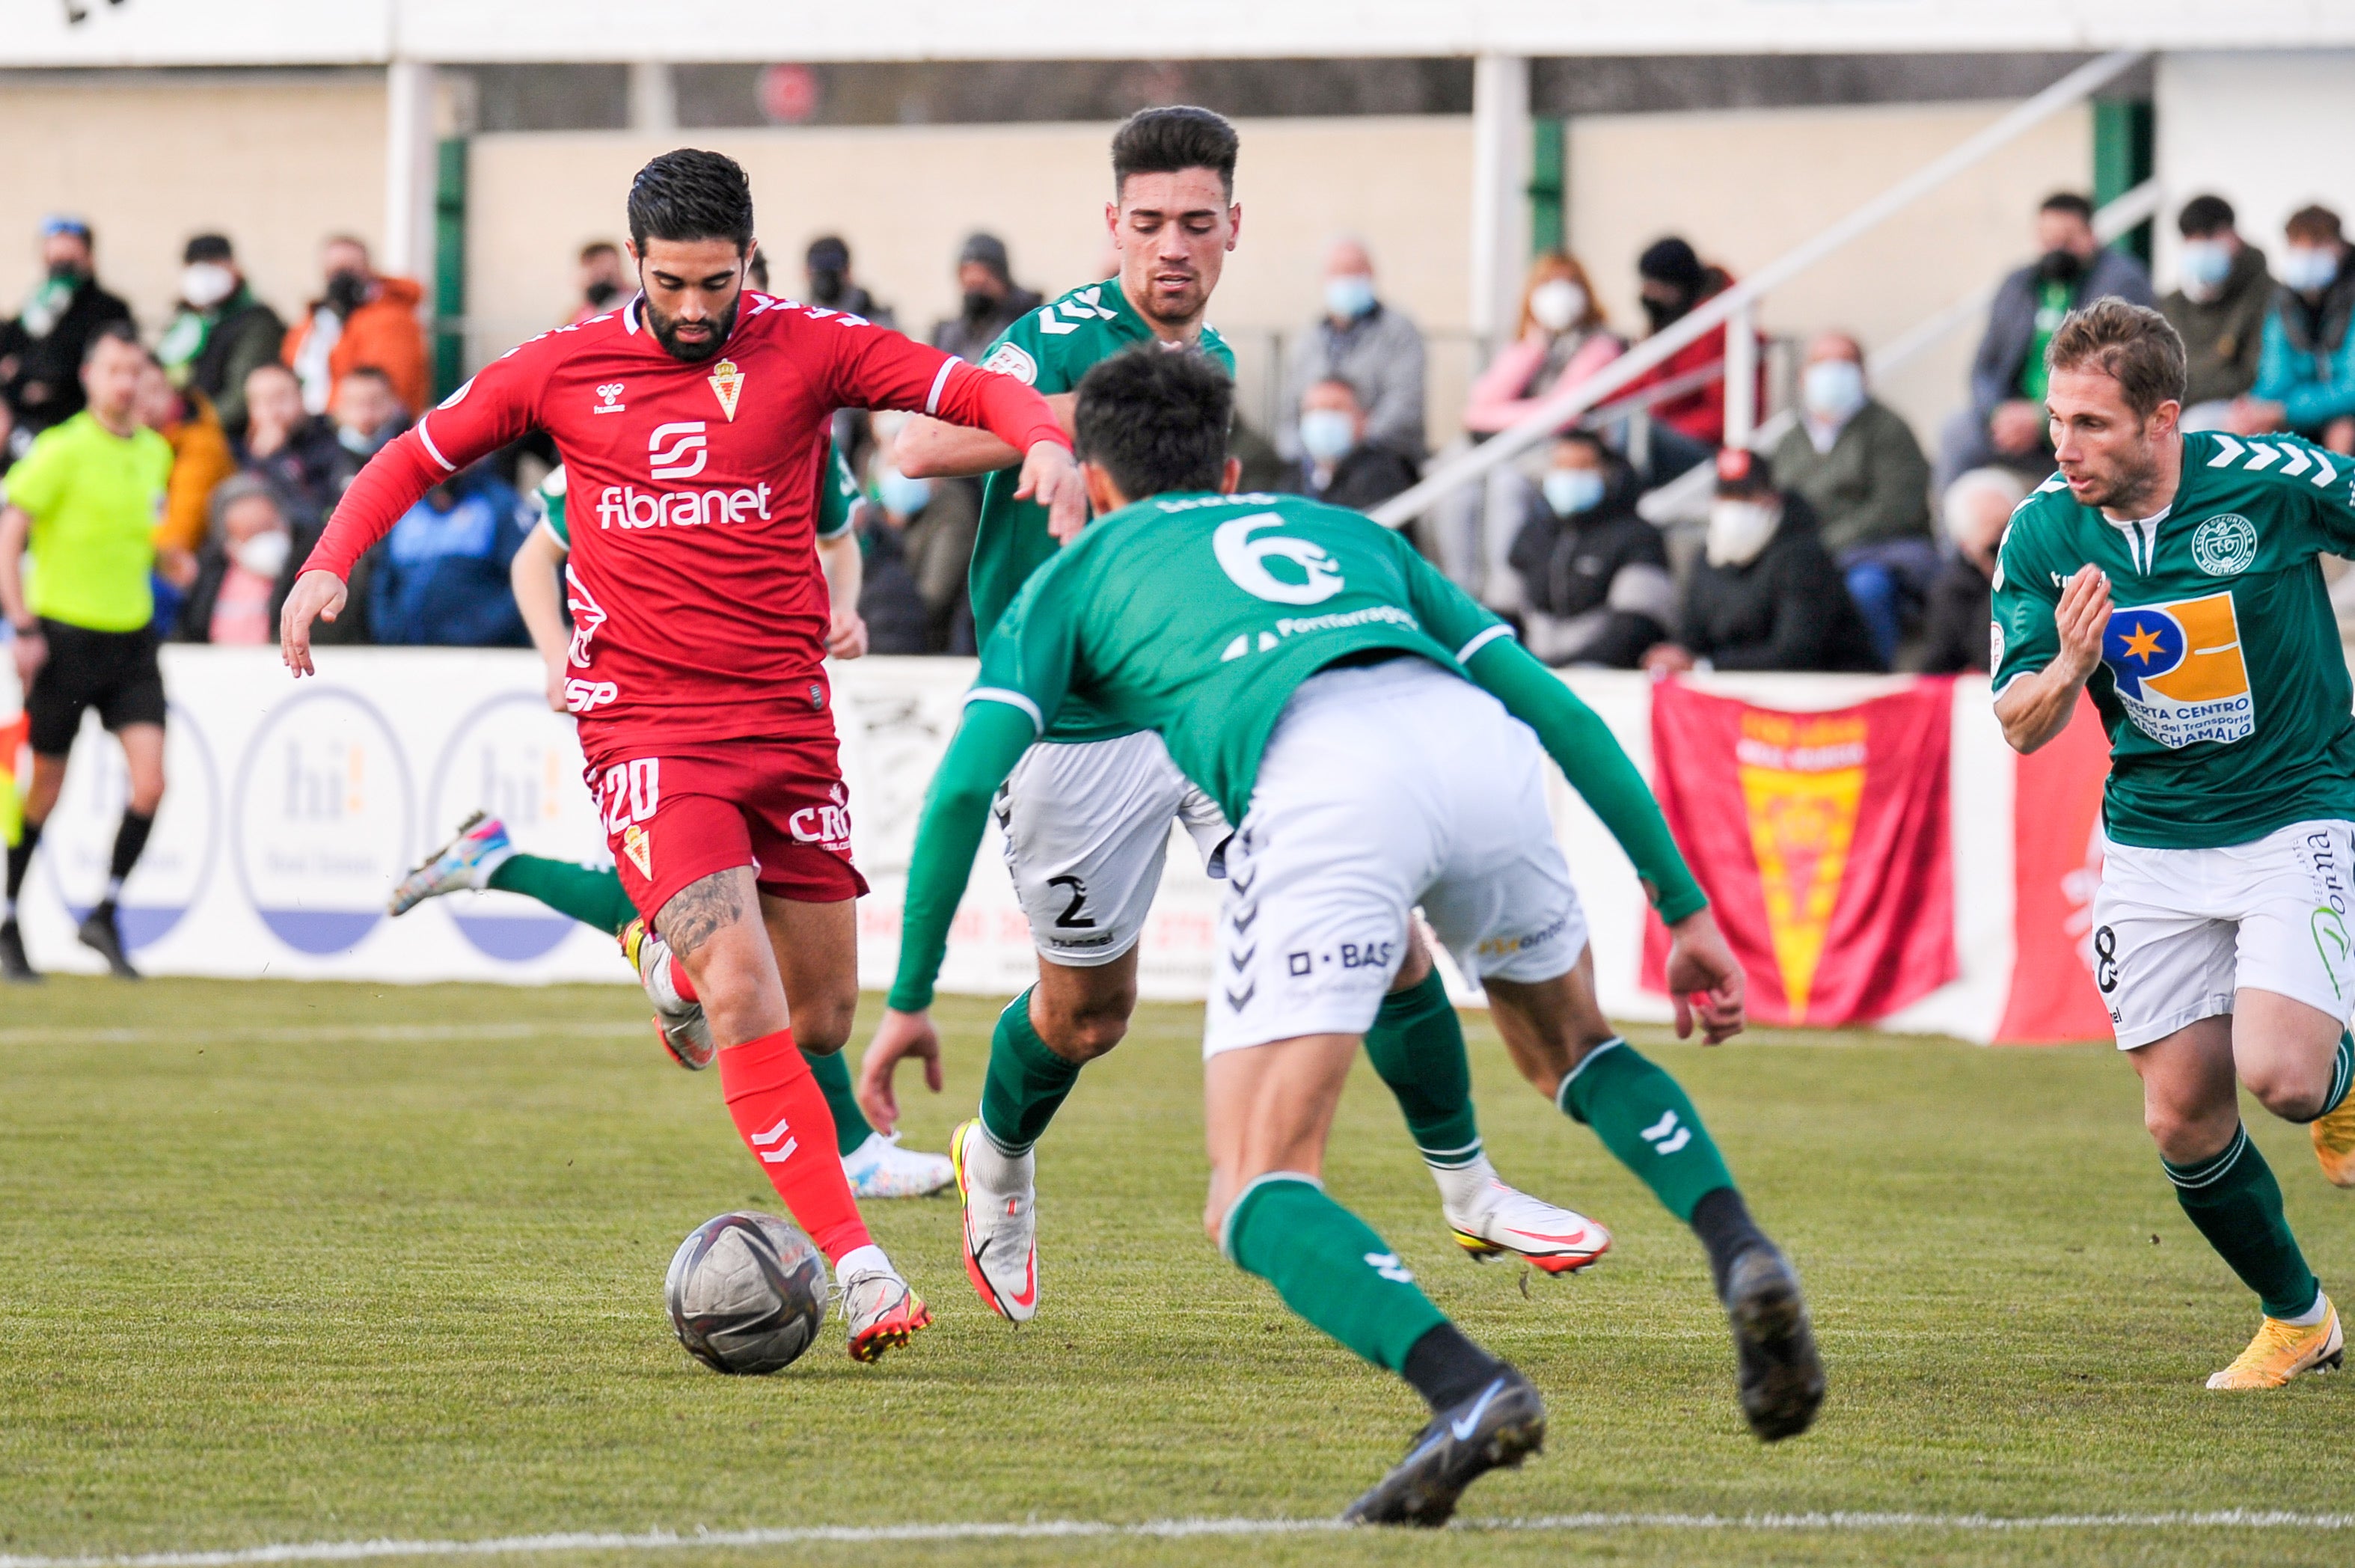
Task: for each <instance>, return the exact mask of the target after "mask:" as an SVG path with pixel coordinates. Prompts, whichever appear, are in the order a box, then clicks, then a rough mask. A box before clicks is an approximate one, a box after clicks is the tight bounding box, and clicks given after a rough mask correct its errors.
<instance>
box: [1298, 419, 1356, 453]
mask: <svg viewBox="0 0 2355 1568" xmlns="http://www.w3.org/2000/svg"><path fill="white" fill-rule="evenodd" d="M1357 427H1358V421H1355V420H1353V419H1351V418H1350V417H1349V416H1348V414H1346V413H1343V412H1342V411H1340V410H1339V409H1310V410H1309V411H1307V412H1306V413H1305V414H1302V415H1301V416H1300V447H1301V450H1302V451H1304V452H1305V453H1308V455H1309V456H1311V457H1313V458H1315V459H1316V461H1317V462H1319V463H1338V462H1340V461H1341V459H1343V458H1344V457H1347V456H1348V455H1349V449H1350V448H1351V447H1353V446H1355V445H1357V444H1358V428H1357Z"/></svg>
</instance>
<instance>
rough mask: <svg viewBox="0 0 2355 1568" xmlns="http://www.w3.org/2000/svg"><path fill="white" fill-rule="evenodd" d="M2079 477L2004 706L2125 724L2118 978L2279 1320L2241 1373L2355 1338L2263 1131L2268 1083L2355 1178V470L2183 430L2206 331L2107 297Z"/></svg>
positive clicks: (2021, 587) (2084, 396)
mask: <svg viewBox="0 0 2355 1568" xmlns="http://www.w3.org/2000/svg"><path fill="white" fill-rule="evenodd" d="M2048 357H2049V360H2050V364H2051V388H2050V391H2049V393H2048V395H2047V398H2046V403H2047V406H2048V408H2049V409H2050V411H2051V424H2052V439H2053V445H2054V448H2055V450H2056V452H2057V453H2058V455H2059V458H2060V464H2061V472H2060V473H2059V474H2057V475H2054V476H2053V477H2052V478H2051V479H2049V480H2047V481H2046V482H2045V483H2044V484H2043V485H2041V487H2040V488H2039V489H2038V491H2037V493H2036V494H2035V495H2033V496H2030V497H2029V499H2028V500H2027V501H2026V502H2024V503H2022V504H2021V506H2020V507H2019V511H2018V512H2016V513H2014V514H2013V517H2012V522H2011V526H2010V528H2009V532H2008V533H2007V534H2006V535H2005V538H2004V542H2003V549H2002V552H2001V555H2000V557H1999V560H1998V570H1997V572H1996V576H1995V590H1996V592H1995V626H1994V649H1993V652H1994V668H1995V684H1996V690H1997V692H1998V696H1997V699H1996V709H1995V710H1996V717H1997V718H1998V720H2001V721H2002V724H2003V731H2004V737H2005V739H2006V740H2008V741H2010V742H2011V744H2012V745H2013V746H2014V747H2016V748H2018V749H2019V750H2020V751H2022V752H2032V751H2034V750H2036V749H2037V748H2038V747H2039V746H2041V745H2043V744H2044V743H2045V742H2046V741H2051V739H2052V738H2053V737H2054V736H2056V735H2058V734H2059V733H2060V732H2061V731H2062V730H2063V729H2065V728H2066V727H2067V725H2068V722H2069V719H2070V716H2071V714H2072V713H2073V711H2074V710H2075V709H2076V706H2077V700H2078V692H2079V691H2080V690H2083V691H2086V692H2088V693H2090V694H2091V695H2092V697H2093V699H2094V708H2095V709H2097V710H2098V711H2099V713H2100V715H2101V719H2102V724H2103V727H2104V728H2105V730H2107V731H2108V732H2109V737H2110V777H2109V783H2108V785H2107V787H2106V788H2105V791H2104V793H2103V800H2102V818H2103V827H2104V830H2105V834H2106V836H2107V838H2108V849H2107V857H2106V859H2105V863H2104V866H2103V869H2102V884H2101V890H2100V891H2099V892H2098V893H2097V894H2096V895H2095V898H2094V933H2093V951H2092V963H2093V967H2094V984H2095V985H2096V986H2097V987H2100V990H2101V993H2102V997H2103V999H2104V1001H2105V1003H2106V1004H2107V1006H2108V1008H2109V1013H2110V1021H2111V1023H2112V1025H2113V1026H2114V1028H2115V1029H2116V1032H2117V1040H2118V1049H2120V1050H2121V1051H2130V1052H2132V1061H2133V1062H2134V1066H2135V1071H2136V1072H2137V1073H2138V1074H2140V1075H2141V1078H2142V1083H2143V1121H2144V1124H2145V1125H2147V1126H2148V1127H2149V1129H2150V1133H2151V1136H2152V1137H2153V1138H2154V1139H2156V1140H2157V1141H2158V1152H2159V1161H2160V1165H2161V1167H2162V1168H2164V1169H2165V1170H2166V1172H2167V1176H2168V1179H2169V1180H2170V1181H2172V1182H2173V1183H2174V1184H2175V1189H2176V1197H2177V1199H2178V1200H2179V1201H2180V1202H2181V1204H2182V1206H2183V1211H2184V1213H2185V1214H2186V1215H2188V1216H2189V1217H2190V1220H2191V1222H2192V1224H2193V1225H2195V1226H2196V1227H2198V1229H2199V1231H2200V1234H2201V1235H2203V1236H2205V1237H2206V1238H2207V1239H2208V1243H2209V1244H2210V1245H2211V1246H2213V1247H2214V1248H2215V1249H2216V1251H2217V1252H2218V1253H2221V1254H2222V1256H2223V1258H2224V1261H2225V1262H2226V1263H2227V1264H2231V1265H2232V1272H2233V1273H2235V1274H2237V1275H2239V1276H2240V1277H2241V1279H2242V1281H2243V1283H2245V1284H2246V1285H2248V1286H2249V1288H2250V1289H2252V1290H2254V1291H2255V1292H2256V1293H2257V1296H2258V1298H2259V1300H2260V1302H2261V1303H2262V1305H2263V1307H2264V1323H2263V1324H2262V1325H2261V1326H2260V1328H2259V1329H2258V1331H2257V1335H2256V1338H2255V1339H2253V1340H2251V1341H2250V1344H2249V1347H2248V1349H2246V1350H2244V1351H2243V1352H2242V1354H2241V1355H2240V1357H2239V1358H2238V1359H2236V1360H2234V1361H2233V1362H2232V1365H2231V1366H2229V1367H2227V1368H2225V1369H2224V1370H2223V1371H2220V1372H2218V1373H2216V1374H2215V1375H2214V1376H2213V1377H2211V1378H2210V1379H2209V1380H2208V1386H2209V1387H2210V1388H2214V1389H2246V1388H2275V1387H2278V1386H2280V1385H2281V1384H2282V1383H2285V1382H2286V1381H2289V1380H2290V1379H2291V1378H2292V1377H2295V1376H2296V1375H2297V1374H2298V1373H2299V1372H2302V1371H2310V1370H2314V1369H2317V1368H2328V1367H2335V1366H2337V1365H2339V1362H2340V1360H2342V1358H2343V1356H2344V1353H2345V1352H2344V1349H2343V1341H2344V1335H2343V1332H2342V1330H2341V1329H2340V1327H2339V1314H2338V1312H2337V1310H2336V1309H2335V1308H2334V1307H2332V1305H2331V1303H2330V1299H2329V1298H2328V1296H2325V1295H2324V1294H2323V1293H2322V1288H2321V1286H2320V1285H2318V1284H2317V1283H2316V1281H2315V1277H2314V1274H2313V1271H2312V1270H2310V1269H2309V1268H2307V1264H2306V1259H2305V1257H2304V1255H2303V1254H2302V1253H2300V1252H2299V1250H2298V1245H2297V1240H2296V1237H2295V1236H2293V1235H2292V1234H2291V1233H2290V1230H2289V1226H2288V1224H2287V1222H2286V1221H2285V1220H2284V1219H2283V1217H2282V1199H2281V1189H2280V1187H2279V1185H2278V1184H2277V1183H2276V1182H2275V1179H2274V1175H2273V1172H2272V1171H2271V1170H2270V1169H2268V1168H2266V1165H2265V1160H2264V1156H2263V1155H2262V1154H2260V1153H2258V1151H2257V1147H2256V1146H2255V1145H2254V1144H2253V1143H2251V1142H2250V1141H2249V1136H2248V1134H2247V1132H2246V1131H2245V1130H2243V1127H2242V1125H2241V1115H2240V1099H2239V1095H2238V1093H2236V1091H2235V1086H2234V1080H2235V1077H2236V1076H2237V1078H2238V1080H2239V1082H2240V1083H2241V1084H2243V1085H2245V1086H2246V1087H2247V1088H2248V1090H2249V1092H2250V1093H2252V1094H2254V1095H2255V1096H2256V1098H2257V1100H2258V1101H2259V1103H2261V1104H2264V1107H2265V1108H2266V1109H2267V1110H2269V1111H2271V1112H2273V1113H2274V1115H2277V1116H2281V1117H2283V1118H2285V1119H2286V1120H2289V1121H2293V1122H2304V1123H2307V1124H2310V1125H2311V1127H2312V1131H2313V1138H2314V1147H2315V1152H2316V1155H2317V1156H2318V1158H2319V1159H2320V1161H2321V1163H2322V1167H2323V1170H2324V1172H2325V1173H2326V1174H2327V1175H2328V1177H2329V1178H2330V1179H2331V1180H2332V1181H2334V1182H2336V1183H2338V1184H2339V1186H2342V1187H2349V1186H2355V1103H2350V1100H2349V1097H2348V1085H2349V1081H2350V1077H2351V1076H2355V1037H2350V1035H2349V1034H2348V1032H2347V1029H2346V1022H2347V1017H2348V1012H2349V1009H2350V999H2349V997H2350V988H2355V941H2351V940H2350V920H2355V914H2350V898H2355V828H2350V818H2355V716H2351V715H2350V708H2355V693H2350V687H2349V681H2348V676H2347V663H2346V657H2345V655H2344V653H2343V652H2342V650H2341V649H2340V646H2339V629H2338V625H2337V623H2336V621H2335V619H2334V618H2333V616H2332V614H2331V610H2330V603H2329V597H2328V593H2327V592H2325V590H2324V587H2323V579H2322V570H2321V567H2320V565H2319V564H2318V562H2317V560H2316V559H2315V558H2316V556H2317V555H2318V554H2320V553H2326V552H2327V553H2330V554H2339V555H2345V554H2355V488H2350V486H2355V464H2350V461H2349V460H2348V459H2347V458H2345V457H2343V456H2339V455H2338V454H2336V453H2328V452H2325V451H2323V450H2322V449H2321V448H2319V447H2316V446H2312V445H2309V444H2308V443H2306V442H2303V441H2299V440H2297V439H2296V438H2295V437H2292V436H2267V437H2265V438H2264V439H2262V440H2251V439H2243V438H2236V437H2233V436H2229V435H2222V434H2218V433H2215V432H2200V433H2195V434H2186V433H2184V432H2182V431H2181V430H2180V428H2179V425H2178V422H2177V421H2178V416H2179V414H2180V412H2181V407H2182V399H2183V384H2184V352H2183V344H2182V340H2181V339H2180V338H2179V337H2178V336H2176V334H2175V329H2174V328H2173V327H2171V326H2169V325H2168V323H2167V321H2166V318H2165V317H2163V316H2161V315H2158V312H2156V311H2150V310H2145V309H2143V308H2141V307H2140V306H2137V305H2130V304H2126V303H2125V302H2124V301H2121V300H2115V299H2106V300H2102V301H2099V302H2097V303H2095V304H2093V305H2090V306H2088V307H2086V308H2085V309H2083V310H2082V311H2078V312H2076V313H2075V314H2073V315H2071V316H2070V317H2069V318H2068V319H2067V320H2066V321H2065V322H2063V323H2062V326H2061V328H2060V330H2059V331H2058V332H2056V333H2055V334H2054V336H2053V338H2052V342H2051V347H2050V349H2049V350H2048Z"/></svg>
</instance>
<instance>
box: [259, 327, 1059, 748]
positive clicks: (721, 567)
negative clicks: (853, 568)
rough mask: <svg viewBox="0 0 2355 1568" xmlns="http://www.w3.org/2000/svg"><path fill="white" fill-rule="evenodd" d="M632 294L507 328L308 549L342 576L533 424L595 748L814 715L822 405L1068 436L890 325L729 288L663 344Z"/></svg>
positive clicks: (817, 703) (1050, 416)
mask: <svg viewBox="0 0 2355 1568" xmlns="http://www.w3.org/2000/svg"><path fill="white" fill-rule="evenodd" d="M639 304H640V302H639V301H638V300H637V299H635V298H633V299H632V300H631V301H630V303H629V304H627V305H625V306H623V308H622V309H620V310H618V311H615V312H613V313H611V314H609V315H601V316H597V317H594V318H592V319H591V320H589V321H585V322H581V323H579V324H577V325H570V326H561V327H558V328H557V329H556V330H554V331H552V332H548V333H543V334H542V335H541V336H538V337H535V338H533V339H532V340H530V341H529V342H527V343H525V344H522V345H520V346H518V347H515V348H511V349H509V350H508V351H507V352H506V354H505V355H504V356H502V357H500V358H498V359H497V360H496V361H494V362H493V363H491V364H489V365H487V366H485V367H484V368H483V369H482V371H481V372H480V373H479V374H477V375H476V376H475V377H474V379H473V380H471V381H469V382H467V383H466V384H465V385H464V386H463V387H461V388H459V389H457V390H456V391H454V392H453V393H451V394H450V396H449V397H448V398H446V399H444V400H442V404H441V405H440V406H439V407H437V408H435V409H432V410H431V411H428V412H427V414H426V415H425V417H424V418H423V419H421V420H420V421H418V423H417V425H416V427H415V428H414V429H412V430H410V432H408V433H407V434H405V435H403V436H401V437H400V439H399V440H398V441H395V442H393V443H390V444H389V445H388V446H386V447H385V449H384V450H383V451H382V452H379V453H378V454H377V455H376V456H375V457H374V458H373V459H371V460H370V461H369V463H368V466H367V468H365V469H363V470H362V471H361V473H360V475H359V477H358V478H357V479H356V480H354V481H353V483H352V486H351V488H350V489H349V490H348V491H347V492H346V494H345V496H344V499H343V501H342V503H341V504H340V505H339V506H337V507H336V515H335V518H334V520H333V521H332V522H330V523H329V525H328V527H327V529H326V532H325V535H324V536H323V537H322V538H321V539H320V540H319V545H318V548H317V549H314V550H313V551H312V553H311V559H310V560H309V561H308V562H307V563H306V570H308V569H312V568H317V569H323V570H325V571H332V572H334V573H336V575H337V576H338V577H348V575H349V573H350V571H351V567H352V564H353V563H354V562H355V561H357V560H358V559H359V557H360V556H361V554H362V553H363V552H365V551H366V550H367V549H368V547H369V546H370V545H372V544H374V543H375V542H376V541H377V540H378V539H382V538H383V537H384V536H385V535H386V534H387V533H389V531H390V530H391V528H392V526H393V524H394V523H395V522H397V521H399V520H400V517H401V515H402V514H403V513H405V512H407V511H408V510H409V508H410V507H412V506H414V505H416V503H417V501H418V500H419V498H420V497H421V496H423V495H424V494H425V492H426V491H427V490H429V489H430V488H432V486H433V485H436V484H438V483H440V482H441V481H442V480H443V479H444V478H446V477H448V476H449V475H452V474H454V473H456V472H457V471H458V470H460V469H462V468H464V467H465V466H466V465H467V464H470V463H474V462H475V461H477V460H478V459H480V458H483V457H485V456H487V455H489V454H490V453H494V452H496V451H497V450H498V449H499V448H500V447H502V446H505V445H506V444H507V443H509V442H512V441H514V440H516V439H517V437H519V436H521V435H523V434H524V433H525V432H528V431H532V430H543V431H546V432H548V433H549V435H550V436H552V437H554V438H555V441H556V446H557V451H558V452H559V453H560V454H561V455H562V457H563V459H564V470H565V494H566V518H567V521H568V523H569V524H570V528H569V529H568V531H569V532H570V535H571V544H572V550H571V555H570V559H569V560H568V561H567V562H566V568H565V580H566V586H567V589H568V598H569V600H570V606H571V610H572V617H573V635H572V649H571V679H570V682H569V684H568V686H567V691H568V693H569V694H570V706H571V709H572V711H573V712H574V713H576V714H578V715H579V716H580V718H581V744H582V746H583V748H584V749H586V750H589V751H591V753H592V754H594V753H596V752H603V751H607V750H611V749H613V748H616V747H631V746H636V745H639V744H641V743H644V742H645V741H654V740H663V741H719V740H734V739H742V738H750V737H758V736H787V735H792V734H794V733H797V732H806V731H809V730H811V729H812V728H822V729H828V730H830V729H831V727H832V723H833V720H832V718H831V716H830V715H829V714H828V713H827V711H826V709H827V706H828V699H827V694H826V674H825V671H824V668H823V661H824V658H825V651H826V624H827V620H828V600H827V594H826V578H825V575H824V573H823V572H822V571H820V570H819V567H818V561H817V554H816V528H815V516H814V514H815V497H816V496H817V487H818V483H819V478H820V475H819V465H820V464H822V463H823V462H824V461H825V456H826V427H827V422H828V421H829V420H830V419H831V418H832V416H833V414H834V411H835V410H837V408H870V409H905V410H909V411H913V412H919V413H927V414H933V415H937V416H938V417H940V418H942V419H943V420H947V421H952V422H954V423H956V424H964V425H978V426H982V427H984V428H986V429H987V430H988V431H989V432H991V433H993V434H995V435H996V436H997V437H999V438H1000V439H1001V440H1003V441H1006V442H1007V443H1009V444H1011V445H1013V446H1014V447H1015V448H1016V449H1017V450H1018V451H1028V449H1029V447H1030V446H1031V445H1032V444H1033V443H1037V442H1039V441H1054V442H1057V443H1062V444H1065V445H1068V444H1069V439H1068V438H1067V437H1066V436H1065V435H1064V434H1063V433H1062V429H1061V426H1060V425H1059V424H1058V423H1057V422H1056V420H1055V416H1054V413H1053V411H1051V410H1050V408H1049V407H1048V406H1047V402H1046V400H1045V399H1043V398H1041V397H1039V395H1038V394H1037V393H1036V392H1034V391H1032V390H1031V389H1029V388H1028V387H1026V386H1024V385H1023V384H1022V383H1020V382H1019V381H1017V380H1015V379H1012V378H1011V377H1007V376H1001V375H996V374H994V373H992V372H989V371H986V370H979V369H976V368H974V367H972V366H969V365H966V364H964V362H963V361H961V360H959V359H956V358H954V357H952V356H950V355H946V354H943V353H942V352H941V351H940V350H938V349H935V348H928V347H924V346H922V345H921V344H918V343H913V342H911V341H910V340H909V339H907V338H906V337H903V336H900V334H898V333H896V332H893V331H890V329H888V328H885V327H880V326H877V325H873V324H871V323H869V322H868V321H866V320H864V319H863V318H861V317H858V316H854V315H843V314H841V313H840V312H837V311H830V310H824V309H818V308H815V307H807V306H804V305H800V304H795V303H794V302H793V301H791V300H785V299H779V298H777V297H775V296H773V295H770V294H760V293H751V292H750V291H749V290H748V291H747V292H746V293H744V294H743V296H742V303H741V305H740V306H739V308H738V311H737V315H736V323H735V325H734V327H733V329H732V330H731V331H730V334H729V336H728V340H727V342H726V343H725V344H724V345H723V346H722V347H721V349H720V351H719V353H718V354H715V355H713V356H712V357H710V358H709V359H703V360H698V361H694V362H688V361H685V360H681V359H677V358H675V357H673V356H672V355H671V354H670V353H669V352H668V351H667V350H666V349H665V348H664V347H662V345H661V344H660V343H659V342H657V341H656V340H655V336H654V334H653V332H652V331H651V330H649V329H648V328H647V327H646V325H645V322H644V321H643V319H642V318H641V316H640V315H639Z"/></svg>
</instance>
